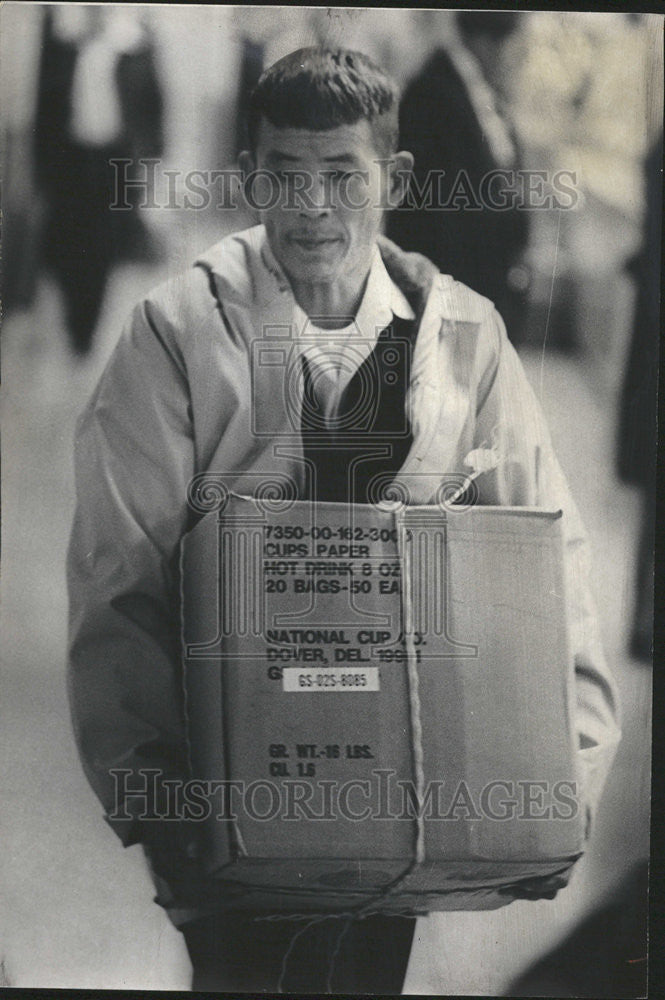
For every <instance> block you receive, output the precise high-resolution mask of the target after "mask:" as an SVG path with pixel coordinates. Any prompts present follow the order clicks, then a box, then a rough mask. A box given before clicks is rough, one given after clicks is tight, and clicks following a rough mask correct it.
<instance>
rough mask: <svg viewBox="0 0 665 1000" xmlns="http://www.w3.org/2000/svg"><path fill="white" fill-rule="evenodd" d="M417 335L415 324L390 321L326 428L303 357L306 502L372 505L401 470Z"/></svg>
mask: <svg viewBox="0 0 665 1000" xmlns="http://www.w3.org/2000/svg"><path fill="white" fill-rule="evenodd" d="M415 333H416V324H415V323H414V322H413V321H411V320H404V319H400V318H399V317H397V316H395V317H394V319H393V322H392V323H391V325H390V326H388V327H386V329H385V330H383V331H382V332H381V333H380V335H379V337H378V340H377V342H376V344H375V346H374V349H373V351H372V353H371V354H370V355H369V356H368V357H367V358H366V359H365V361H364V362H363V364H362V365H361V366H360V368H359V369H358V370H357V371H356V372H355V374H354V375H353V378H352V379H351V381H350V382H349V383H348V385H347V386H346V388H345V389H344V392H343V393H342V396H341V399H340V403H339V407H338V411H337V414H336V419H335V426H334V427H332V428H330V429H329V428H328V427H327V426H326V424H325V421H324V419H323V415H322V411H321V409H320V406H319V404H318V401H317V399H316V395H315V392H314V386H313V380H312V374H311V369H310V364H309V362H308V361H307V358H305V357H303V358H302V372H303V404H302V410H301V421H300V428H301V434H302V441H303V451H304V456H305V460H306V462H307V465H308V471H307V487H306V498H307V499H309V500H320V501H323V500H327V501H338V502H342V503H375V502H376V501H377V500H378V499H380V497H381V487H382V486H385V485H386V484H388V483H389V482H390V481H391V480H392V479H393V478H394V477H395V476H396V474H397V473H398V472H399V470H400V469H401V467H402V465H403V464H404V460H405V458H406V456H407V454H408V452H409V449H410V447H411V443H412V440H413V438H412V434H411V427H410V425H409V422H408V420H407V417H406V413H405V401H406V391H407V388H408V385H409V382H410V372H411V356H412V351H413V342H414V340H415Z"/></svg>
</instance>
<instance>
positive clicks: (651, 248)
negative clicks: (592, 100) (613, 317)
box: [618, 131, 663, 662]
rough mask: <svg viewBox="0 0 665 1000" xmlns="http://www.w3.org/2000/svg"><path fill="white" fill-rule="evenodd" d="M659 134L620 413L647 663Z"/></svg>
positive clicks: (637, 648) (638, 652)
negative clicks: (633, 504)
mask: <svg viewBox="0 0 665 1000" xmlns="http://www.w3.org/2000/svg"><path fill="white" fill-rule="evenodd" d="M662 162H663V133H662V131H661V133H660V135H659V137H658V139H657V140H656V141H655V142H654V143H653V145H652V147H651V150H650V151H649V154H648V156H647V159H646V162H645V167H644V170H645V175H646V207H645V225H644V238H643V243H642V246H641V248H640V250H639V252H638V253H637V254H636V256H635V257H634V258H633V259H632V260H631V261H630V262H629V264H628V269H629V271H630V272H631V273H632V274H633V276H634V278H635V280H636V283H637V301H636V304H635V315H634V319H633V328H632V334H631V338H630V345H629V350H628V359H627V364H626V371H625V376H624V381H623V387H622V393H621V400H620V410H619V440H618V473H619V477H620V478H621V480H622V481H623V482H625V483H627V484H629V485H631V486H637V487H639V489H640V490H641V492H642V516H641V528H640V538H639V544H638V550H637V568H636V579H635V604H634V610H633V621H632V626H631V633H630V652H631V655H632V656H634V657H636V658H637V659H640V660H646V661H647V662H651V656H652V640H653V598H654V580H653V574H654V552H653V548H654V527H655V519H656V422H657V398H658V343H659V334H660V280H661V270H660V246H661V224H662V214H663V188H662V185H663V179H662Z"/></svg>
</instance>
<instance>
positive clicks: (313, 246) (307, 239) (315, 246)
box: [290, 236, 340, 251]
mask: <svg viewBox="0 0 665 1000" xmlns="http://www.w3.org/2000/svg"><path fill="white" fill-rule="evenodd" d="M290 239H291V242H292V243H295V244H296V246H298V247H301V248H302V249H303V250H308V251H316V250H323V249H325V248H326V247H329V246H332V245H333V244H334V243H339V241H340V238H339V236H291V237H290Z"/></svg>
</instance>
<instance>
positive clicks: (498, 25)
mask: <svg viewBox="0 0 665 1000" xmlns="http://www.w3.org/2000/svg"><path fill="white" fill-rule="evenodd" d="M435 13H438V12H432V11H427V12H421V14H420V16H421V18H424V19H425V23H424V25H423V28H424V29H426V28H427V24H428V23H429V21H430V20H431V22H432V23H431V27H432V30H433V31H434V30H436V29H437V25H438V22H437V21H436V20H432V19H433V17H434V16H435ZM519 16H520V15H519V14H516V13H510V12H508V13H504V12H500V13H499V12H487V11H480V12H475V11H460V12H459V13H458V14H457V19H456V23H457V28H458V32H459V37H455V35H454V34H451V33H450V28H449V25H448V22H446V27H447V29H448V32H447V33H448V36H449V37H448V38H447V39H446V40H445V44H443V45H441V46H439V47H437V48H436V49H435V51H434V52H433V54H432V55H431V56H430V57H429V59H428V60H427V62H426V63H425V65H424V66H423V68H422V69H421V70H420V72H419V73H418V74H417V75H416V76H415V77H414V78H413V79H412V80H411V82H410V84H409V85H408V87H407V88H406V90H405V93H404V97H403V99H402V103H401V107H400V136H401V143H402V145H403V146H405V148H407V149H410V150H411V151H412V152H413V154H414V157H415V168H414V181H415V185H414V187H413V191H422V190H423V189H424V188H425V187H426V184H427V181H426V178H427V177H428V175H430V176H431V175H432V173H433V172H437V171H438V172H440V171H442V170H443V171H445V176H444V178H443V183H442V185H441V186H440V193H443V196H444V197H443V201H444V203H445V202H446V201H447V198H448V197H449V196H451V195H452V194H453V192H454V191H455V190H456V186H457V184H458V182H459V184H460V187H459V199H455V200H456V201H457V204H459V205H460V207H457V208H456V207H455V206H454V204H451V207H449V208H446V209H443V210H442V209H437V208H436V205H435V206H434V207H433V208H427V207H425V206H423V207H417V206H416V207H414V208H406V207H404V206H402V207H401V208H400V209H399V210H398V211H395V212H392V213H391V215H390V217H389V223H388V230H387V231H388V235H389V236H390V237H391V239H394V240H395V242H396V243H398V244H399V246H401V247H403V248H404V249H405V250H416V251H418V252H419V253H422V254H424V255H425V256H426V257H429V259H430V260H432V261H434V263H435V264H436V265H437V266H438V267H439V268H440V269H441V271H442V272H444V273H446V274H453V275H454V276H455V277H456V278H457V279H458V280H459V281H463V282H464V283H465V284H469V285H471V287H472V288H474V287H482V288H483V292H484V294H485V295H487V297H488V298H490V299H491V300H492V301H493V302H494V304H495V305H496V307H497V309H498V310H499V312H500V313H501V315H502V316H503V317H504V319H505V322H506V326H507V328H508V330H509V332H510V338H511V340H512V341H513V343H520V342H521V340H522V339H523V332H522V331H523V328H524V322H525V310H526V293H527V288H528V283H529V272H528V268H527V266H526V264H525V262H524V260H523V255H524V253H525V251H526V246H527V240H528V235H529V232H528V220H527V214H526V212H524V211H523V210H521V209H520V208H518V207H510V208H506V209H501V210H496V209H494V210H493V209H492V208H491V207H487V206H485V205H483V206H482V208H481V201H482V190H483V186H482V183H481V182H482V179H483V178H484V177H487V175H489V174H491V173H492V172H493V171H497V170H500V171H506V172H508V173H506V175H505V178H506V179H505V180H503V181H502V179H501V178H499V177H497V178H496V180H495V181H494V182H493V183H492V189H493V191H492V198H493V199H494V200H496V202H497V204H500V203H501V202H502V200H503V198H504V197H507V196H508V197H509V196H510V191H509V189H510V188H511V187H512V185H511V183H510V180H509V179H508V178H509V177H510V172H512V171H515V170H516V169H517V168H518V167H519V165H520V156H519V150H518V147H517V142H516V136H515V132H514V130H513V128H512V127H511V125H510V124H509V122H508V121H507V119H506V118H505V117H504V115H503V113H502V111H501V106H500V93H501V59H500V56H501V49H502V46H503V44H504V42H505V41H506V40H507V39H508V38H509V36H510V35H511V34H512V33H513V32H514V31H515V29H516V28H517V26H518V24H519ZM462 175H463V176H462ZM497 181H498V182H499V183H497ZM433 191H434V192H435V196H436V195H437V184H436V182H435V183H434V186H433ZM467 193H468V194H467ZM467 197H468V202H467V204H465V200H466V199H467ZM439 200H440V199H439ZM406 204H407V205H408V204H409V199H408V198H407V201H406Z"/></svg>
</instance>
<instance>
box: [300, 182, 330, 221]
mask: <svg viewBox="0 0 665 1000" xmlns="http://www.w3.org/2000/svg"><path fill="white" fill-rule="evenodd" d="M332 208H333V201H332V194H331V182H330V176H326V174H325V172H323V171H314V172H312V173H308V174H306V175H305V177H304V183H303V185H302V189H301V191H300V192H299V193H298V210H299V212H300V214H301V215H304V216H307V217H308V218H318V217H320V216H326V215H329V214H330V212H331V210H332Z"/></svg>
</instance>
